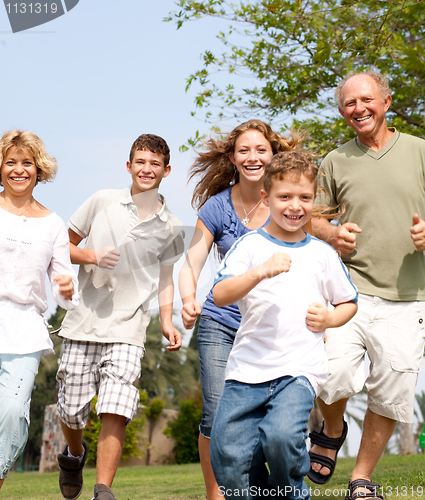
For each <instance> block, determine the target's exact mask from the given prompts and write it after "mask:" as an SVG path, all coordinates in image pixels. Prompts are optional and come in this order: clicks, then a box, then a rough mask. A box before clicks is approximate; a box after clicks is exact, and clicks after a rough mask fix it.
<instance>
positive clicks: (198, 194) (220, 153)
mask: <svg viewBox="0 0 425 500" xmlns="http://www.w3.org/2000/svg"><path fill="white" fill-rule="evenodd" d="M247 130H258V131H259V132H261V133H262V134H263V135H264V137H265V138H266V139H267V140H268V141H269V143H270V145H271V147H272V151H273V154H274V155H275V154H276V153H279V152H281V151H289V150H291V149H294V148H295V147H297V146H298V145H299V144H300V143H301V142H302V140H303V139H304V137H303V135H302V134H300V133H296V132H294V131H291V139H286V138H285V137H283V136H281V135H279V134H277V133H276V132H273V130H272V128H271V127H270V125H267V123H264V122H263V121H261V120H249V121H247V122H244V123H242V124H241V125H238V126H237V127H236V128H234V129H233V130H232V131H231V132H230V134H228V135H227V136H226V137H224V138H218V139H214V138H211V139H209V140H208V141H205V142H204V148H205V149H204V150H203V151H200V152H198V158H197V159H196V160H195V163H194V164H193V165H192V167H191V168H190V170H189V181H190V180H191V179H193V178H194V177H196V176H201V179H200V180H199V182H198V183H197V184H196V186H195V190H194V192H193V196H192V207H193V208H194V209H196V210H199V209H200V208H201V207H202V205H203V204H204V203H205V202H206V201H207V200H208V199H209V198H211V196H214V195H216V194H218V193H221V191H224V190H225V189H226V188H228V187H229V185H230V182H231V181H232V180H233V179H234V180H235V182H238V181H239V174H238V172H237V170H235V167H234V165H233V163H232V162H231V161H230V159H229V154H230V153H233V152H234V150H235V143H236V140H237V139H238V137H240V136H241V135H242V134H243V133H245V132H246V131H247Z"/></svg>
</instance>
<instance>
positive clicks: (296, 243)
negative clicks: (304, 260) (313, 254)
mask: <svg viewBox="0 0 425 500" xmlns="http://www.w3.org/2000/svg"><path fill="white" fill-rule="evenodd" d="M263 228H264V226H263V227H260V229H257V233H258V234H260V235H261V236H263V237H264V238H266V239H267V240H270V241H271V242H273V243H274V244H276V245H280V246H282V247H291V248H297V247H304V246H305V245H308V244H309V243H310V241H311V235H310V234H308V233H305V238H304V239H303V240H301V241H294V242H289V241H283V240H280V239H279V238H275V237H274V236H272V235H271V234H269V233H266V231H264V229H263Z"/></svg>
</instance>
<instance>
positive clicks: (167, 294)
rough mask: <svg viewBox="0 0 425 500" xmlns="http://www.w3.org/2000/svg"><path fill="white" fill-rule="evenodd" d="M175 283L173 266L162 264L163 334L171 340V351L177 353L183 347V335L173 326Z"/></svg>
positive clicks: (160, 281)
mask: <svg viewBox="0 0 425 500" xmlns="http://www.w3.org/2000/svg"><path fill="white" fill-rule="evenodd" d="M173 299H174V282H173V266H164V265H162V264H160V271H159V285H158V302H159V317H160V319H161V332H162V335H164V337H165V338H166V339H167V340H169V342H170V344H171V345H169V346H167V349H168V350H169V351H177V350H178V349H180V347H181V346H182V334H181V333H180V332H179V331H178V330H177V328H175V327H174V325H173Z"/></svg>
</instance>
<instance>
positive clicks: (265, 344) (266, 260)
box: [211, 151, 357, 499]
mask: <svg viewBox="0 0 425 500" xmlns="http://www.w3.org/2000/svg"><path fill="white" fill-rule="evenodd" d="M316 189H317V167H316V165H315V164H314V163H313V162H312V161H311V158H310V156H309V155H307V154H306V153H303V152H300V151H286V152H283V153H279V154H277V155H275V156H274V157H273V158H272V159H271V160H270V161H269V162H268V163H267V164H266V166H265V173H264V189H263V190H262V192H261V195H262V200H263V203H264V204H265V205H266V206H268V207H269V208H270V217H271V220H270V223H269V224H268V225H267V226H266V227H265V228H264V229H258V230H256V231H252V232H251V233H248V234H246V235H245V236H243V237H242V238H240V239H239V240H238V241H237V242H236V243H235V244H234V245H233V247H232V249H230V250H229V252H228V254H227V255H226V257H225V259H224V261H223V262H222V264H221V267H220V268H219V271H218V274H217V276H216V280H215V285H214V290H213V297H214V301H215V303H216V305H218V306H219V307H222V306H224V305H226V304H232V303H234V302H238V305H239V309H240V311H241V314H242V323H241V326H240V328H239V330H238V332H237V334H236V339H235V343H234V347H233V349H232V351H231V353H230V357H229V360H228V363H227V368H226V383H225V388H224V391H223V395H222V397H221V400H220V404H219V407H218V410H217V414H216V417H215V420H214V424H213V428H212V435H211V462H212V466H213V470H214V474H215V477H216V479H217V482H218V485H219V490H220V491H221V493H222V494H223V496H225V497H226V498H234V497H241V496H242V497H244V498H248V499H251V498H263V497H266V496H267V497H272V496H273V497H275V496H278V497H283V496H284V497H286V498H290V499H306V498H309V496H310V495H309V490H308V489H307V486H306V485H305V483H304V476H305V475H306V474H307V472H308V470H309V468H310V460H309V455H308V452H307V449H306V445H305V438H306V436H307V421H308V418H309V414H310V411H311V409H312V407H313V402H314V398H315V394H316V392H317V390H318V388H319V387H320V386H321V385H322V384H323V383H324V382H325V380H326V378H327V373H328V365H327V358H326V353H325V348H324V341H323V337H324V330H325V329H326V328H333V327H337V326H340V325H342V324H344V323H346V322H347V321H348V320H349V319H350V318H351V317H352V316H353V315H354V314H355V312H356V310H357V305H356V301H357V290H356V288H355V287H354V285H353V284H352V283H351V281H350V279H349V277H348V274H347V271H346V269H345V267H344V265H343V264H342V262H341V261H340V259H339V257H338V255H337V253H336V252H335V250H333V249H332V247H330V246H329V245H327V244H324V243H323V242H322V241H320V240H317V239H316V238H313V237H312V236H310V235H309V234H306V233H305V232H304V230H303V226H305V224H306V223H307V222H308V221H309V220H310V217H311V215H312V211H313V203H314V199H315V197H316ZM329 304H333V305H334V308H333V309H332V310H328V305H329ZM266 463H267V464H268V468H267V466H266Z"/></svg>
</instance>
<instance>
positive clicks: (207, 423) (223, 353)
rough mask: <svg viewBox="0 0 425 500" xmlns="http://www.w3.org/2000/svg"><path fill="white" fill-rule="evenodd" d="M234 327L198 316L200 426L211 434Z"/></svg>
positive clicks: (202, 432) (200, 428) (204, 434)
mask: <svg viewBox="0 0 425 500" xmlns="http://www.w3.org/2000/svg"><path fill="white" fill-rule="evenodd" d="M235 335H236V330H235V329H233V328H230V327H228V326H225V325H222V324H221V323H218V321H215V320H214V319H212V318H210V317H209V316H201V319H200V321H199V325H198V352H199V364H200V372H201V387H202V399H203V405H202V420H201V425H200V426H199V430H200V432H201V434H202V435H203V436H205V437H206V438H209V437H210V436H211V428H212V425H213V421H214V416H215V412H216V411H217V407H218V403H219V401H220V397H221V393H222V392H223V388H224V373H225V370H226V364H227V359H228V358H229V354H230V351H231V350H232V347H233V342H234V340H235Z"/></svg>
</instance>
